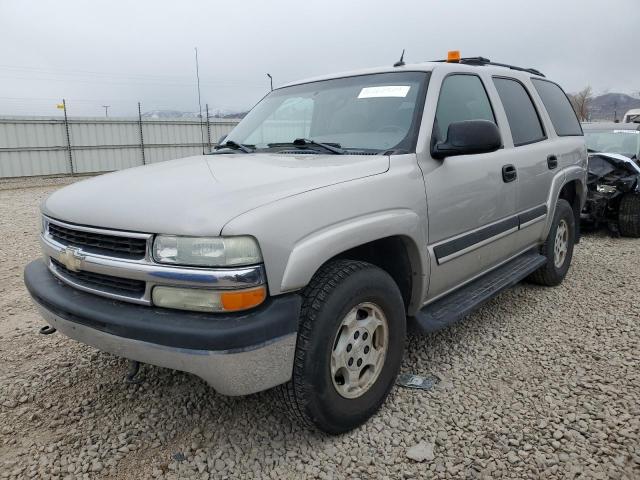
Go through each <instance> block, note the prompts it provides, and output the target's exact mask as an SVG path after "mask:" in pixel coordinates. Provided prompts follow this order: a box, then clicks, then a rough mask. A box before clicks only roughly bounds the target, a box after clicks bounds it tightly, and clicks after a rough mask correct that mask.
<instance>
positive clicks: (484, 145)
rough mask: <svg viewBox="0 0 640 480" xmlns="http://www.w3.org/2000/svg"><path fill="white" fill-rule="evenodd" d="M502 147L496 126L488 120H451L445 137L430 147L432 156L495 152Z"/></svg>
mask: <svg viewBox="0 0 640 480" xmlns="http://www.w3.org/2000/svg"><path fill="white" fill-rule="evenodd" d="M500 147H502V138H501V137H500V130H499V129H498V126H497V125H496V124H495V123H493V122H490V121H489V120H465V121H462V122H453V123H451V124H450V125H449V128H448V130H447V139H446V140H445V141H444V142H438V143H436V144H435V145H434V146H433V148H432V149H431V156H432V157H433V158H438V159H442V158H445V157H453V156H455V155H472V154H475V153H489V152H495V151H496V150H498V149H499V148H500Z"/></svg>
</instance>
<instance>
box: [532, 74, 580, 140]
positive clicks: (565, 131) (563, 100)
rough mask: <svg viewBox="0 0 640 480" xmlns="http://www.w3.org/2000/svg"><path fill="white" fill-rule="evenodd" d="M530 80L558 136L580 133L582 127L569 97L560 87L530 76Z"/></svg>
mask: <svg viewBox="0 0 640 480" xmlns="http://www.w3.org/2000/svg"><path fill="white" fill-rule="evenodd" d="M531 81H532V82H533V85H534V86H535V87H536V90H537V91H538V94H539V95H540V98H541V99H542V103H544V107H545V108H546V109H547V113H549V117H551V123H553V128H554V129H555V130H556V133H557V134H558V136H560V137H566V136H569V135H582V127H580V122H578V117H576V114H575V112H574V111H573V108H572V107H571V104H570V103H569V99H568V98H567V96H566V95H565V93H564V92H563V91H562V89H561V88H560V87H559V86H558V85H556V84H555V83H552V82H548V81H546V80H540V79H538V78H532V79H531Z"/></svg>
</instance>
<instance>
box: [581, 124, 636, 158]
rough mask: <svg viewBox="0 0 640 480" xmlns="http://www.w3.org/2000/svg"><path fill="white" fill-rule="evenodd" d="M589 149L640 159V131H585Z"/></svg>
mask: <svg viewBox="0 0 640 480" xmlns="http://www.w3.org/2000/svg"><path fill="white" fill-rule="evenodd" d="M584 136H585V139H586V141H587V148H589V149H590V150H592V151H596V152H602V153H619V154H620V155H624V156H626V157H629V158H638V154H640V131H638V130H600V131H588V130H587V131H585V132H584Z"/></svg>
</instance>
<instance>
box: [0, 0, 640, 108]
mask: <svg viewBox="0 0 640 480" xmlns="http://www.w3.org/2000/svg"><path fill="white" fill-rule="evenodd" d="M195 46H197V47H198V50H199V57H200V76H201V88H202V102H203V105H204V103H209V105H210V106H211V108H212V109H227V110H242V109H247V108H250V107H251V106H252V105H253V104H254V103H255V102H256V101H258V100H259V99H260V98H261V97H262V96H263V95H264V94H265V93H266V91H267V90H268V88H269V79H268V78H267V77H266V73H267V72H269V73H271V74H272V75H273V77H274V82H275V84H276V85H278V84H282V83H285V82H288V81H292V80H296V79H300V78H305V77H309V76H314V75H318V74H325V73H332V72H337V71H344V70H350V69H354V68H361V67H371V66H377V65H390V64H392V63H393V62H395V61H396V60H397V59H398V57H399V56H400V52H401V51H402V49H403V48H405V49H406V51H407V53H406V56H405V60H406V61H407V62H419V61H424V60H429V59H434V58H443V57H444V56H446V52H447V50H452V49H459V50H460V51H461V53H462V55H463V56H477V55H482V56H485V57H488V58H490V59H492V60H494V61H499V62H505V63H511V64H515V65H519V66H526V67H535V68H537V69H539V70H541V71H542V72H543V73H545V74H546V75H547V76H548V77H550V78H552V79H553V80H555V81H557V82H559V83H560V84H561V85H563V86H564V87H565V89H566V90H567V91H570V92H571V91H576V90H579V89H581V88H582V87H584V86H585V85H587V84H590V85H592V86H593V88H594V90H595V91H596V92H597V93H600V92H604V91H611V92H624V93H632V92H638V91H639V90H640V61H639V60H640V49H639V47H640V0H607V1H605V0H600V1H597V0H536V1H524V0H523V1H519V0H484V1H472V0H467V1H452V0H446V1H445V0H439V1H435V0H421V1H405V0H384V1H378V0H367V1H358V0H322V1H313V0H272V1H258V0H252V1H247V0H231V1H225V0H219V1H188V0H182V1H177V0H174V1H171V2H169V1H164V0H162V1H161V0H153V1H152V0H129V1H126V2H125V1H120V0H107V1H102V0H100V1H98V0H91V1H86V0H85V1H80V0H70V1H65V0H58V1H44V0H43V1H28V0H0V86H1V88H0V115H28V114H31V115H57V114H60V111H59V110H56V109H55V105H56V103H58V102H59V101H60V99H62V98H63V97H64V98H66V100H67V103H68V107H69V114H70V115H104V109H103V108H102V107H101V105H111V108H110V110H109V114H110V116H125V115H132V114H134V112H136V111H137V110H136V109H137V104H136V102H138V101H141V102H142V108H143V111H150V110H157V109H175V110H184V111H197V109H198V106H197V105H198V104H197V93H196V89H195V65H194V47H195Z"/></svg>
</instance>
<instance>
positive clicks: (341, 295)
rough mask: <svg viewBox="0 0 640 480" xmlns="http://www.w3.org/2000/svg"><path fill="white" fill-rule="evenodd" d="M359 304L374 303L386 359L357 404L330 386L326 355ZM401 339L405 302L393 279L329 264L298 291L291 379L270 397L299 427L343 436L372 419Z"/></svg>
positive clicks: (358, 266)
mask: <svg viewBox="0 0 640 480" xmlns="http://www.w3.org/2000/svg"><path fill="white" fill-rule="evenodd" d="M363 302H371V303H374V304H375V305H377V306H378V307H379V308H381V309H382V312H383V313H384V315H385V317H386V318H387V325H388V347H387V353H386V356H385V360H384V363H383V364H382V367H381V370H380V373H379V375H378V377H377V379H376V380H375V382H374V383H373V384H372V385H371V387H370V388H369V389H368V390H367V391H366V392H364V393H363V394H362V395H361V396H359V397H357V398H345V397H344V396H342V395H341V394H340V393H339V392H338V391H337V389H336V387H335V386H334V382H333V379H332V376H331V371H330V365H331V354H332V350H333V348H334V342H335V339H336V335H337V333H338V329H339V328H340V326H341V323H342V320H343V318H344V317H345V316H346V315H347V313H348V312H349V311H350V310H351V309H353V308H354V307H355V306H357V305H359V304H360V303H363ZM405 335H406V314H405V309H404V302H403V300H402V295H401V294H400V290H399V289H398V286H397V285H396V283H395V282H394V281H393V279H392V278H391V277H390V276H389V275H388V274H387V273H386V272H385V271H383V270H381V269H380V268H378V267H376V266H374V265H371V264H369V263H366V262H360V261H352V260H336V261H331V262H329V263H327V264H326V265H324V266H323V267H322V268H321V269H320V270H319V271H318V272H317V273H316V275H315V276H314V277H313V279H312V280H311V282H310V284H309V285H308V286H307V287H306V288H305V290H304V291H303V303H302V310H301V315H300V325H299V329H298V340H297V344H296V353H295V360H294V367H293V376H292V379H291V381H289V382H288V383H286V384H284V385H280V386H279V387H277V389H276V392H275V393H276V394H277V395H278V396H279V397H280V398H281V400H282V401H283V403H284V404H285V405H286V407H287V409H288V411H289V413H290V415H291V416H293V417H294V418H295V419H297V420H298V421H299V422H300V423H302V424H303V425H305V426H314V427H316V428H318V429H320V430H322V431H324V432H327V433H330V434H339V433H344V432H347V431H349V430H351V429H353V428H355V427H357V426H358V425H361V424H362V423H364V422H365V421H367V419H369V418H370V417H371V416H372V415H373V414H375V413H376V412H377V411H378V409H379V408H380V406H381V405H382V403H383V402H384V400H385V398H386V397H387V395H388V394H389V391H390V390H391V388H392V386H393V384H394V383H395V379H396V377H397V375H398V370H399V369H400V363H401V360H402V355H403V352H404V342H405Z"/></svg>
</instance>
